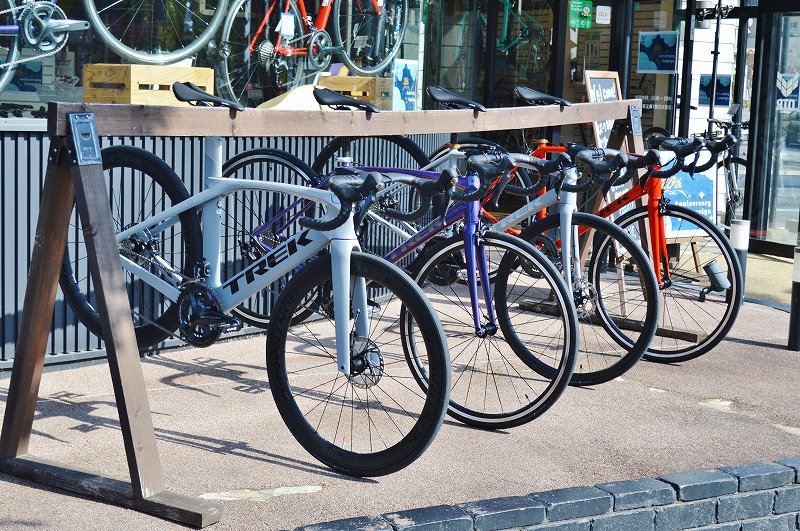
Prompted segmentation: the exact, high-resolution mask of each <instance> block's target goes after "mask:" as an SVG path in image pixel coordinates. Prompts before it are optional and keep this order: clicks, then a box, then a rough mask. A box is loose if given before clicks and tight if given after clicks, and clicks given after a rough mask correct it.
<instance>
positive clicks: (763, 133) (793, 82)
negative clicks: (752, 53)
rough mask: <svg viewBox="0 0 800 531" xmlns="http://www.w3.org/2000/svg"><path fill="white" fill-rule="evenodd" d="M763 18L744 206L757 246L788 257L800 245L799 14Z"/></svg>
mask: <svg viewBox="0 0 800 531" xmlns="http://www.w3.org/2000/svg"><path fill="white" fill-rule="evenodd" d="M763 20H764V22H765V26H766V28H767V29H771V32H770V33H771V34H770V35H767V34H766V33H767V32H766V31H765V32H764V33H761V32H759V33H761V35H762V36H763V37H762V38H760V39H759V43H758V44H759V46H761V47H762V50H761V53H760V54H758V56H759V58H760V59H761V64H760V67H759V70H760V73H761V79H760V80H759V81H760V83H759V84H760V87H759V94H758V99H759V108H758V109H754V110H755V111H756V113H755V116H756V117H757V118H758V119H757V120H755V121H754V127H753V129H752V134H751V137H750V144H751V146H752V147H751V150H752V151H753V152H754V153H752V155H754V157H753V159H754V160H753V161H752V162H753V166H752V167H753V168H754V172H753V173H754V175H753V179H752V194H750V197H749V204H746V205H745V207H746V208H747V209H748V211H749V213H750V218H751V231H752V232H751V234H752V236H753V238H754V240H755V242H754V243H756V244H757V245H756V247H757V248H759V249H761V250H763V251H766V252H774V253H780V254H785V253H783V252H781V251H785V252H786V253H790V252H791V249H792V247H794V246H795V245H798V244H800V236H798V219H800V12H787V13H769V14H767V15H765V17H764V19H763ZM748 180H750V179H748ZM748 207H749V208H748ZM752 248H753V245H752V244H751V249H752Z"/></svg>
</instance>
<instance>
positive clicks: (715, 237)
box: [615, 204, 744, 363]
mask: <svg viewBox="0 0 800 531" xmlns="http://www.w3.org/2000/svg"><path fill="white" fill-rule="evenodd" d="M665 215H670V216H676V217H679V218H684V219H687V220H690V221H691V223H693V224H694V225H695V226H696V227H698V228H699V230H703V231H704V232H705V233H706V234H708V237H710V238H711V239H712V241H714V242H715V244H716V245H717V246H718V247H719V249H720V250H721V251H722V252H723V253H724V255H725V260H726V267H727V268H728V272H729V280H730V281H731V287H732V288H733V289H734V293H733V294H732V295H731V297H730V301H728V302H726V304H727V308H726V311H725V312H724V314H723V318H722V319H721V320H720V321H719V324H718V325H717V326H716V327H715V328H714V329H713V330H712V331H711V332H707V333H706V334H707V335H706V338H705V339H703V340H702V341H701V342H700V343H698V344H696V345H695V346H693V347H689V348H686V349H680V350H676V351H667V350H665V349H657V348H655V347H654V346H653V344H651V345H650V347H649V348H648V350H647V352H645V354H644V357H645V359H647V360H649V361H656V362H662V363H677V362H681V361H688V360H691V359H694V358H697V357H699V356H702V355H703V354H705V353H707V352H708V351H710V350H711V349H713V348H714V347H715V346H717V345H718V344H719V342H720V341H722V340H723V339H724V338H725V336H726V335H727V333H728V331H730V329H731V327H732V326H733V324H734V323H735V321H736V317H737V316H738V314H739V309H740V308H741V305H742V300H743V295H744V279H743V276H742V268H741V265H740V264H739V260H738V257H737V255H736V252H735V251H734V249H733V246H732V245H731V244H730V241H729V240H728V238H727V237H725V235H724V234H723V233H722V232H721V231H720V230H719V228H718V227H717V226H716V225H714V224H713V223H711V222H710V221H708V220H707V219H706V218H704V217H702V216H700V215H698V214H697V213H695V212H694V211H692V210H690V209H688V208H685V207H682V206H679V205H672V204H668V205H666V207H665ZM646 220H647V208H646V207H639V208H636V209H634V210H632V211H630V212H627V213H626V214H625V215H623V216H621V217H620V218H619V219H617V220H616V222H615V223H616V224H617V225H619V226H620V227H622V228H623V229H625V228H626V227H627V226H629V225H632V224H634V223H638V222H639V221H644V222H645V223H646ZM693 230H694V229H693ZM673 288H674V289H677V287H675V286H674V284H673ZM673 288H669V287H668V288H666V289H664V290H662V297H663V298H665V301H664V306H665V308H669V307H670V301H677V299H676V298H675V297H671V296H667V295H668V294H665V291H667V292H668V291H669V290H670V289H673ZM695 291H696V290H695ZM697 311H698V310H696V311H695V312H694V313H697ZM664 313H665V314H667V313H668V310H665V311H664ZM684 313H686V314H689V312H684ZM705 314H706V315H708V312H705ZM663 321H664V322H662V323H661V324H660V327H661V328H669V327H670V326H671V322H672V320H671V319H669V315H665V318H664V319H663ZM681 324H684V323H683V322H682V323H681Z"/></svg>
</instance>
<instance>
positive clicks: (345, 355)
mask: <svg viewBox="0 0 800 531" xmlns="http://www.w3.org/2000/svg"><path fill="white" fill-rule="evenodd" d="M240 190H261V191H269V192H277V193H284V194H290V195H294V196H298V197H301V198H302V199H301V200H309V201H312V202H314V203H320V204H323V205H325V206H326V207H327V208H330V209H331V211H332V212H333V213H336V212H338V211H339V200H338V198H336V196H335V195H334V194H333V193H332V192H330V191H328V190H322V189H318V188H309V187H305V186H301V185H294V184H284V183H276V182H270V181H253V180H247V179H233V178H223V177H212V178H208V179H206V188H205V189H204V190H203V191H202V192H200V193H199V194H196V195H194V196H192V197H190V198H189V199H186V200H185V201H182V202H180V203H179V204H177V205H174V206H172V207H170V208H168V209H166V210H164V211H163V212H161V213H159V214H158V215H155V216H153V217H151V218H149V219H147V220H144V221H142V222H140V223H137V224H136V225H133V226H131V227H128V228H127V229H125V230H124V231H122V232H120V233H118V234H117V241H122V240H125V239H126V238H130V237H132V236H134V235H136V234H140V233H148V234H158V233H160V232H162V231H164V230H165V229H167V228H169V227H171V226H173V225H175V224H176V223H177V222H178V215H179V214H180V213H182V212H186V211H189V210H191V209H198V210H201V211H202V213H201V215H202V221H203V256H204V258H205V260H206V262H207V268H208V270H209V271H210V273H209V274H208V275H207V276H206V278H205V279H204V280H205V282H206V285H207V287H208V288H209V289H211V290H212V291H213V292H214V294H215V296H216V297H217V299H218V301H219V304H220V308H221V310H222V311H224V312H229V311H230V310H232V309H233V308H235V307H236V306H238V305H239V304H240V303H242V302H243V301H245V300H247V299H248V298H249V297H251V296H253V295H255V294H256V293H258V292H259V291H260V290H262V289H264V288H265V287H267V286H269V285H270V284H272V283H273V282H275V281H277V280H278V279H280V278H281V277H282V276H283V275H285V274H287V273H289V272H290V271H292V270H293V269H295V268H297V267H298V266H300V265H302V264H303V263H304V262H306V261H307V260H310V259H311V258H312V257H314V256H315V255H316V254H317V253H318V252H320V251H321V250H322V249H324V248H325V247H330V252H331V256H332V270H333V271H332V272H333V278H332V284H333V296H334V305H335V306H336V307H339V308H349V307H350V302H351V301H350V253H351V252H352V251H353V250H360V247H359V244H358V240H357V238H356V234H355V229H354V226H353V220H352V216H351V218H350V219H349V220H348V221H347V222H346V223H345V224H344V225H342V226H341V227H338V228H336V229H334V230H331V231H324V232H320V231H315V230H311V229H303V230H301V231H299V232H298V233H297V234H295V235H293V236H292V237H290V238H289V239H287V240H286V241H283V242H281V244H280V245H278V246H276V247H275V248H273V249H271V250H269V252H267V253H265V254H264V255H262V256H260V257H259V258H258V259H257V260H255V261H254V262H253V263H252V264H250V265H249V266H248V267H247V268H245V269H244V270H243V271H240V272H238V273H236V274H235V275H233V276H232V277H230V278H227V279H222V278H220V276H221V274H220V272H221V262H222V256H221V246H220V239H221V234H220V232H221V231H220V224H221V215H222V212H221V210H220V209H219V208H217V205H216V203H217V202H219V201H220V200H221V199H222V198H224V197H225V196H226V195H228V194H231V193H233V192H236V191H240ZM120 258H121V261H122V267H123V268H124V269H126V270H127V271H128V272H130V273H131V274H133V275H134V276H136V277H137V278H139V279H140V280H142V281H143V282H145V283H147V284H148V285H150V286H151V287H152V288H153V289H155V290H157V291H158V292H160V293H162V294H163V295H164V296H165V297H167V298H168V299H170V300H173V301H177V299H178V296H179V295H180V287H181V283H182V281H183V278H182V277H181V276H180V275H179V274H178V273H177V272H176V271H175V268H174V267H172V266H171V265H170V264H166V263H164V262H163V261H162V262H161V265H162V266H163V268H164V276H165V277H166V278H161V277H159V276H157V275H154V274H152V273H150V272H149V271H147V270H145V269H144V268H142V267H141V266H139V265H138V264H136V263H135V262H133V261H131V260H129V259H127V258H125V257H123V256H120ZM356 281H357V284H356V286H355V289H354V290H353V301H352V302H353V305H354V311H353V314H354V315H355V316H356V318H355V333H356V334H357V335H360V336H367V335H368V332H369V312H368V303H367V294H366V285H365V283H364V279H363V278H357V279H356ZM334 320H335V324H336V355H337V363H338V365H339V370H340V371H341V372H342V373H343V374H345V375H347V376H349V374H350V363H349V359H350V346H349V345H350V336H349V334H350V330H351V326H350V323H349V320H350V316H349V312H335V315H334Z"/></svg>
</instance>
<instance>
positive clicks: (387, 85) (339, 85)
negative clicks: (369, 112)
mask: <svg viewBox="0 0 800 531" xmlns="http://www.w3.org/2000/svg"><path fill="white" fill-rule="evenodd" d="M393 82H394V79H392V78H387V77H359V76H325V77H320V78H319V81H318V82H317V84H318V85H319V86H320V87H325V88H329V89H331V90H335V91H336V92H339V93H341V94H344V95H345V96H350V97H351V98H355V99H357V100H361V101H366V102H369V103H371V104H373V105H375V106H376V107H378V108H379V109H380V110H382V111H391V110H392V91H393V90H394V87H392V83H393Z"/></svg>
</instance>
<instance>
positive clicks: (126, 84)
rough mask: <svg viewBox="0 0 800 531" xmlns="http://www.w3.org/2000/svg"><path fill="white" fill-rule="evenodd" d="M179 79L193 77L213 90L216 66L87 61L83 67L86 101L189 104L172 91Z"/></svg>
mask: <svg viewBox="0 0 800 531" xmlns="http://www.w3.org/2000/svg"><path fill="white" fill-rule="evenodd" d="M175 81H190V82H192V83H194V84H195V85H197V86H199V87H200V88H202V89H203V90H205V91H207V92H211V93H213V92H214V69H212V68H195V67H191V66H172V65H167V66H153V65H112V64H91V65H86V66H84V67H83V101H85V102H93V103H136V104H143V105H188V104H187V103H183V102H180V101H178V100H177V99H175V96H174V95H173V94H172V84H173V83H174V82H175Z"/></svg>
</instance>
